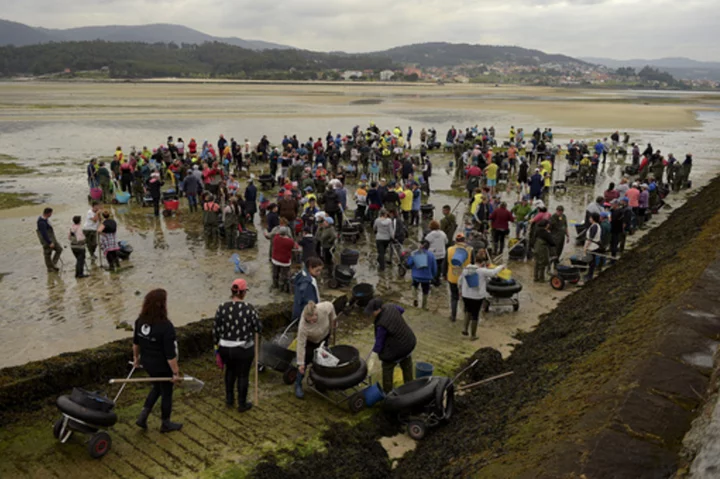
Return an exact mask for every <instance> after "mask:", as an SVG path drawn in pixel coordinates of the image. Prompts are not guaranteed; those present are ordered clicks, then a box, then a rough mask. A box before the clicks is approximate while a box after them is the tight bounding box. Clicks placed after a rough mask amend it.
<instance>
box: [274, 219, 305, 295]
mask: <svg viewBox="0 0 720 479" xmlns="http://www.w3.org/2000/svg"><path fill="white" fill-rule="evenodd" d="M299 247H300V246H298V244H297V243H296V242H295V241H294V240H293V239H292V238H291V237H290V229H289V228H288V227H282V228H280V229H279V231H278V234H276V235H275V237H274V238H273V242H272V279H273V284H272V287H273V288H279V289H280V291H285V292H287V293H289V292H290V283H289V282H288V278H289V277H290V265H291V264H292V254H293V249H295V248H299Z"/></svg>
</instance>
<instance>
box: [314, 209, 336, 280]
mask: <svg viewBox="0 0 720 479" xmlns="http://www.w3.org/2000/svg"><path fill="white" fill-rule="evenodd" d="M334 224H335V221H334V220H333V219H332V218H330V217H329V216H326V217H325V219H324V220H323V222H322V223H320V227H319V228H318V230H317V233H315V238H316V239H317V240H318V243H320V247H321V249H322V256H321V259H322V260H323V262H324V263H325V267H326V268H327V270H328V271H329V272H330V274H331V275H332V271H333V270H332V264H333V255H332V248H333V246H335V240H336V239H337V234H336V232H335V228H334V227H333V225H334Z"/></svg>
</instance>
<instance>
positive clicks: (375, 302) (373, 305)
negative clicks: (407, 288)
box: [365, 298, 383, 314]
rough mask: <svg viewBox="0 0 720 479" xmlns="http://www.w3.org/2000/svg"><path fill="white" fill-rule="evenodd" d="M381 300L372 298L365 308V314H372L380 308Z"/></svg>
mask: <svg viewBox="0 0 720 479" xmlns="http://www.w3.org/2000/svg"><path fill="white" fill-rule="evenodd" d="M382 305H383V300H382V298H373V299H371V300H370V302H369V303H368V304H367V306H365V314H372V313H374V312H375V311H377V310H378V309H380V308H382Z"/></svg>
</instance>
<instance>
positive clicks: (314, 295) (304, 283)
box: [292, 256, 323, 321]
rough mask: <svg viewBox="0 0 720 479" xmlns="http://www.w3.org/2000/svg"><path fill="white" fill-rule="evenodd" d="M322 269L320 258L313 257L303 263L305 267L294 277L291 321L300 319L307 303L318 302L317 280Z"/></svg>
mask: <svg viewBox="0 0 720 479" xmlns="http://www.w3.org/2000/svg"><path fill="white" fill-rule="evenodd" d="M322 269H323V262H322V260H321V259H320V258H318V257H316V256H313V257H311V258H308V260H307V261H306V262H305V267H304V268H303V269H302V271H300V272H299V273H298V274H297V275H295V279H294V284H295V298H294V300H293V314H292V319H293V321H294V320H296V319H298V318H300V316H301V315H302V312H303V310H304V309H305V306H307V304H308V302H310V301H314V302H315V304H317V303H319V302H320V290H318V284H317V279H316V278H319V277H320V274H321V273H322Z"/></svg>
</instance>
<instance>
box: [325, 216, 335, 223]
mask: <svg viewBox="0 0 720 479" xmlns="http://www.w3.org/2000/svg"><path fill="white" fill-rule="evenodd" d="M325 221H327V224H329V225H334V224H335V221H334V220H333V219H332V218H330V217H329V216H326V217H325Z"/></svg>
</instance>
